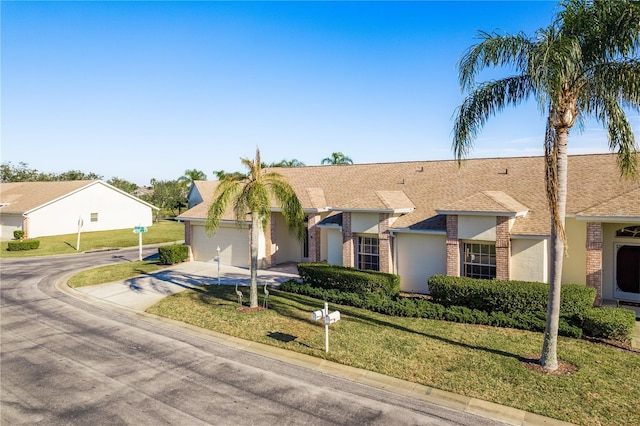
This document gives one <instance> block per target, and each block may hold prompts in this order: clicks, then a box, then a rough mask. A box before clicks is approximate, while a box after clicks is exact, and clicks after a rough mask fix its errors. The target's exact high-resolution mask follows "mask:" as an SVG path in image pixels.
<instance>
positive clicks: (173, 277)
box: [76, 261, 299, 311]
mask: <svg viewBox="0 0 640 426" xmlns="http://www.w3.org/2000/svg"><path fill="white" fill-rule="evenodd" d="M297 278H299V276H298V274H297V268H296V266H295V264H286V265H283V266H277V267H275V268H272V269H263V270H259V271H258V286H259V287H261V288H262V287H263V286H264V285H265V284H267V285H268V286H269V287H276V286H278V285H280V283H282V282H285V281H288V280H290V279H297ZM250 281H251V279H250V271H249V269H248V268H238V267H235V266H229V265H220V284H221V285H235V284H236V283H238V285H239V286H249V285H250ZM202 285H218V265H217V263H213V262H195V261H194V262H184V263H179V264H176V265H173V266H171V267H169V268H166V269H162V270H160V271H157V272H153V273H151V274H147V275H140V276H138V277H134V278H130V279H127V280H124V281H116V282H111V283H106V284H100V285H92V286H86V287H79V288H76V290H77V291H78V292H79V293H81V294H84V295H86V296H90V297H92V298H94V299H97V300H100V301H103V302H106V303H110V304H114V305H118V306H120V307H124V308H128V309H133V310H136V311H144V310H146V309H147V308H148V307H150V306H152V305H154V304H155V303H157V302H158V301H159V300H160V299H162V298H164V297H166V296H169V295H171V294H174V293H178V292H180V291H184V290H188V289H192V288H196V287H200V286H202Z"/></svg>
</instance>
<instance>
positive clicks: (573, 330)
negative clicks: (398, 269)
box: [280, 280, 582, 339]
mask: <svg viewBox="0 0 640 426" xmlns="http://www.w3.org/2000/svg"><path fill="white" fill-rule="evenodd" d="M280 290H283V291H287V292H290V293H297V294H304V295H306V296H311V297H314V298H317V299H321V300H326V301H327V302H331V303H337V304H340V305H349V306H355V307H358V308H363V309H367V310H369V311H372V312H379V313H382V314H386V315H391V316H398V317H414V318H427V319H434V320H441V321H451V322H459V323H467V324H481V325H489V326H494V327H505V328H516V329H520V330H529V331H537V332H544V329H545V326H546V318H545V314H544V313H542V312H539V313H512V314H507V313H504V312H497V311H494V312H485V311H481V310H478V309H471V308H468V307H465V306H449V307H446V306H443V305H441V304H438V303H433V302H431V301H429V300H425V299H418V298H409V297H399V298H391V297H388V296H385V295H383V294H380V293H364V294H358V293H348V292H341V291H339V290H337V289H323V288H318V287H312V286H310V285H309V284H306V283H298V282H296V281H294V280H291V281H287V282H284V283H282V284H281V285H280ZM558 334H560V335H561V336H567V337H574V338H578V339H579V338H581V337H582V330H581V329H580V327H578V326H576V325H575V324H571V323H570V322H569V321H568V320H567V319H565V318H560V325H559V330H558Z"/></svg>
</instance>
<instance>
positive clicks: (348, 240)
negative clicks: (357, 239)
mask: <svg viewBox="0 0 640 426" xmlns="http://www.w3.org/2000/svg"><path fill="white" fill-rule="evenodd" d="M354 262H355V259H354V255H353V233H352V232H351V212H343V213H342V265H343V266H350V267H353V266H354Z"/></svg>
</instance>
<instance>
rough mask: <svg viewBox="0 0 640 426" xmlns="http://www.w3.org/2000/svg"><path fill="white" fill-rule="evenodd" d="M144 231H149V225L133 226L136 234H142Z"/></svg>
mask: <svg viewBox="0 0 640 426" xmlns="http://www.w3.org/2000/svg"><path fill="white" fill-rule="evenodd" d="M143 232H147V227H146V226H136V227H135V228H133V233H134V234H141V233H143Z"/></svg>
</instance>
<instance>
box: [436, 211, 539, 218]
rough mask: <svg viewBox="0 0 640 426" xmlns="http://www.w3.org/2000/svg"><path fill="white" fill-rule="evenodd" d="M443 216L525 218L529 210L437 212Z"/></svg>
mask: <svg viewBox="0 0 640 426" xmlns="http://www.w3.org/2000/svg"><path fill="white" fill-rule="evenodd" d="M436 213H438V214H441V215H458V216H504V217H525V216H526V215H527V213H529V210H523V211H519V212H499V211H486V212H485V211H468V210H436Z"/></svg>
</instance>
